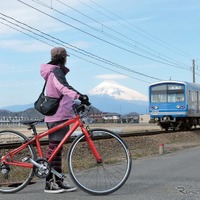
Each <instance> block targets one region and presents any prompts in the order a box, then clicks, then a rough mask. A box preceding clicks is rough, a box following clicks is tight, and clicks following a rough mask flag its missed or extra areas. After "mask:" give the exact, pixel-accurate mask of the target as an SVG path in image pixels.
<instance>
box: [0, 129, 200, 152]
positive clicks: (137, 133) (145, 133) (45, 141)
mask: <svg viewBox="0 0 200 200" xmlns="http://www.w3.org/2000/svg"><path fill="white" fill-rule="evenodd" d="M197 131H200V128H193V129H190V130H171V131H170V130H169V131H164V130H160V131H158V130H140V131H134V132H120V133H118V134H119V135H120V136H121V137H122V138H126V137H141V136H151V135H159V134H175V133H180V132H184V133H186V132H197ZM75 137H76V136H73V137H71V138H70V139H69V140H68V141H67V143H71V142H72V141H73V140H74V138H75ZM101 138H102V137H101ZM96 139H100V137H99V138H96ZM40 144H41V146H45V145H48V139H43V140H41V141H40ZM18 145H19V144H18V143H17V142H15V143H9V144H6V143H3V144H1V145H0V149H1V148H5V147H7V148H13V147H14V146H16V147H17V146H18ZM34 145H35V144H34Z"/></svg>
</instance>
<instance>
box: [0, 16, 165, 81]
mask: <svg viewBox="0 0 200 200" xmlns="http://www.w3.org/2000/svg"><path fill="white" fill-rule="evenodd" d="M0 14H1V15H3V16H4V17H6V18H9V19H11V20H13V21H15V22H17V24H15V23H12V22H10V21H9V20H7V19H5V18H2V17H0V18H1V19H2V20H4V21H7V22H9V23H12V24H13V25H15V26H18V27H20V28H22V29H23V30H26V31H29V32H31V33H33V34H35V35H37V36H39V37H42V38H44V39H47V40H49V41H51V42H54V43H56V44H59V45H60V44H62V45H63V44H65V47H67V48H69V49H71V50H73V51H75V52H77V53H81V54H82V55H84V56H88V57H90V58H93V59H95V60H98V61H101V62H103V63H105V64H108V65H111V66H114V67H116V68H118V69H122V70H125V71H128V72H132V73H135V74H138V75H141V76H145V77H148V78H151V79H155V80H159V81H161V79H159V78H156V77H153V76H150V75H147V74H144V73H141V72H137V71H135V70H132V69H130V68H127V67H125V66H123V65H119V64H117V63H114V62H112V61H109V60H106V59H104V58H101V57H98V56H96V55H94V54H91V53H89V52H87V51H85V50H82V49H80V48H77V47H75V46H73V45H71V44H69V43H67V42H64V41H62V40H60V39H58V38H55V37H53V36H51V35H49V34H47V33H44V32H42V31H40V30H38V29H36V28H33V27H31V26H29V25H27V24H25V23H22V22H20V21H18V20H16V19H14V18H12V17H10V16H7V15H5V14H3V13H1V12H0ZM19 24H22V25H23V26H26V27H28V28H29V29H31V30H29V29H27V28H24V27H22V26H20V25H19ZM33 30H35V31H37V32H39V33H40V34H38V33H35V32H34V31H33ZM41 34H42V35H41ZM44 35H45V36H44ZM46 36H47V37H49V38H51V39H49V38H47V37H46ZM66 44H67V45H68V46H66Z"/></svg>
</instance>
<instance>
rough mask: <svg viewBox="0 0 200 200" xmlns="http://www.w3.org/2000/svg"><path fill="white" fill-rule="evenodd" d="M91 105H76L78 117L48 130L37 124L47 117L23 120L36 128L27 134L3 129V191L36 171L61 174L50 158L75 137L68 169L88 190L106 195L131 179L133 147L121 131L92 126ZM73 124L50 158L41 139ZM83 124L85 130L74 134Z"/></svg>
mask: <svg viewBox="0 0 200 200" xmlns="http://www.w3.org/2000/svg"><path fill="white" fill-rule="evenodd" d="M89 108H90V107H88V106H85V105H83V104H80V105H78V106H74V112H75V117H74V118H72V119H70V120H68V121H66V122H64V123H63V124H61V125H58V126H56V127H54V128H52V129H49V130H47V131H45V132H42V133H39V134H37V131H36V127H35V125H36V124H37V123H38V122H42V121H43V120H32V121H23V122H22V123H23V124H24V125H27V126H28V128H29V129H30V130H32V136H31V137H26V136H25V135H23V134H22V133H20V132H17V131H13V130H3V131H0V192H1V193H13V192H17V191H19V190H22V189H23V188H24V187H26V186H27V185H29V184H30V183H33V181H32V179H33V177H34V175H36V176H37V177H39V178H46V177H47V176H48V175H49V173H50V172H52V173H54V174H55V175H56V176H58V177H60V178H64V177H65V175H64V174H60V173H58V172H57V171H56V170H54V169H53V168H52V167H51V165H50V162H51V161H52V159H53V158H54V156H55V155H56V153H57V152H58V150H59V149H60V148H62V146H63V145H64V144H66V142H67V141H68V140H69V139H71V138H74V139H73V142H72V143H71V144H70V147H69V149H68V155H67V163H68V173H69V174H70V175H71V178H72V180H73V181H74V183H75V184H76V185H77V186H78V187H79V188H81V189H82V190H84V191H85V192H88V193H91V194H94V195H105V194H109V193H112V192H114V191H116V190H118V189H119V188H120V187H121V186H122V185H123V184H124V183H125V182H126V180H127V179H128V177H129V174H130V171H131V164H132V159H131V155H130V152H129V149H128V147H127V145H126V144H125V142H124V141H123V140H122V139H121V137H120V136H119V135H118V134H115V133H113V132H112V131H110V130H106V129H98V128H97V129H90V128H89V126H88V125H86V123H85V118H86V113H88V112H89V110H90V109H89ZM68 125H70V130H69V131H68V132H67V133H66V135H65V137H64V138H63V140H62V141H61V142H60V143H59V145H58V147H57V148H56V149H55V150H54V151H53V153H52V154H51V156H50V157H49V158H48V159H46V158H45V156H44V153H43V150H42V147H41V139H42V138H44V137H46V136H48V135H49V134H51V133H53V132H54V131H57V130H59V129H61V128H63V127H65V126H68ZM77 128H80V130H81V134H80V135H79V136H77V137H74V136H73V135H72V134H73V133H74V132H75V130H77ZM72 136H73V137H72Z"/></svg>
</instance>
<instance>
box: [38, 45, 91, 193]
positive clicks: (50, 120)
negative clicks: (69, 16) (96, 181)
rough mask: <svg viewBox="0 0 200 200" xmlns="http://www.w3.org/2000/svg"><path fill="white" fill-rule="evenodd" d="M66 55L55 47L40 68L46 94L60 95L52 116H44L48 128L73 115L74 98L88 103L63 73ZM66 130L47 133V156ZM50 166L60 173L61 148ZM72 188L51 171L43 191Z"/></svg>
mask: <svg viewBox="0 0 200 200" xmlns="http://www.w3.org/2000/svg"><path fill="white" fill-rule="evenodd" d="M67 56H68V54H67V52H66V50H65V48H62V47H55V48H53V49H52V50H51V61H50V62H49V63H48V64H42V65H41V68H40V73H41V76H42V77H43V78H44V79H45V81H46V80H47V84H46V95H47V96H50V97H55V98H60V97H61V100H60V104H59V107H58V110H57V112H56V113H55V114H54V115H53V116H45V122H46V124H47V127H48V128H49V129H50V128H52V127H54V126H57V125H58V124H61V123H63V122H64V121H66V120H68V119H70V118H72V117H73V110H72V105H73V102H74V100H75V99H79V100H81V101H82V102H84V103H85V104H88V103H89V99H88V97H87V95H82V94H81V93H79V92H78V91H77V90H75V89H74V88H73V87H72V86H70V85H69V84H68V82H67V80H66V77H65V75H66V74H67V73H68V72H69V69H68V68H67V67H65V64H66V61H67ZM68 130H69V127H65V128H63V129H61V130H58V131H56V132H55V133H53V134H50V135H49V149H48V153H47V154H48V155H47V157H48V156H50V155H51V153H52V152H53V151H54V149H55V148H56V147H57V146H58V144H59V142H60V141H61V140H62V139H63V137H64V136H65V134H66V132H67V131H68ZM51 166H52V167H53V168H54V169H55V170H56V171H57V172H59V173H62V149H60V151H59V152H58V153H57V155H56V156H55V157H54V159H53V160H52V162H51ZM74 190H76V188H75V187H71V186H70V185H69V184H64V183H63V180H62V179H60V178H58V177H57V176H55V175H54V174H52V173H50V175H49V176H48V177H47V178H46V186H45V190H44V191H45V192H47V193H61V192H64V191H74Z"/></svg>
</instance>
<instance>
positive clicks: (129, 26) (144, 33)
mask: <svg viewBox="0 0 200 200" xmlns="http://www.w3.org/2000/svg"><path fill="white" fill-rule="evenodd" d="M78 1H79V2H81V3H82V4H84V5H86V6H87V7H89V8H91V9H93V10H95V11H96V12H98V13H100V14H101V15H103V16H105V17H107V18H108V19H111V20H113V21H115V22H116V23H118V24H120V25H121V26H123V27H124V28H126V29H128V30H130V31H132V32H135V33H137V34H139V35H141V36H143V37H144V38H146V39H148V40H151V41H152V42H154V43H157V44H159V45H160V46H162V47H164V48H166V49H170V50H173V51H175V52H178V53H179V54H182V55H184V56H187V57H188V58H189V59H191V57H192V55H191V54H190V53H188V52H184V51H183V50H180V49H178V48H177V47H175V46H173V45H171V44H168V43H166V42H165V41H163V40H161V39H159V38H158V37H156V36H154V35H152V34H150V33H148V32H147V31H145V30H143V29H141V28H139V27H138V26H136V25H134V24H132V23H130V22H129V21H127V20H125V19H123V18H122V17H121V16H119V15H117V14H115V13H113V12H111V11H110V10H108V9H106V8H105V7H103V6H101V5H100V4H99V3H97V2H94V1H93V0H89V1H90V2H92V3H93V4H94V5H96V6H97V7H99V8H101V9H102V10H104V11H106V12H107V13H108V14H110V15H111V16H113V17H116V18H117V19H118V20H120V21H117V20H115V19H114V18H113V17H110V16H109V15H107V14H105V13H103V12H101V11H99V10H97V9H95V8H94V7H92V6H91V5H88V4H87V3H86V2H83V1H82V0H78ZM121 22H125V23H126V24H127V25H125V24H124V23H121ZM132 27H134V28H136V29H137V30H139V33H138V32H137V31H135V30H134V29H132Z"/></svg>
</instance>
